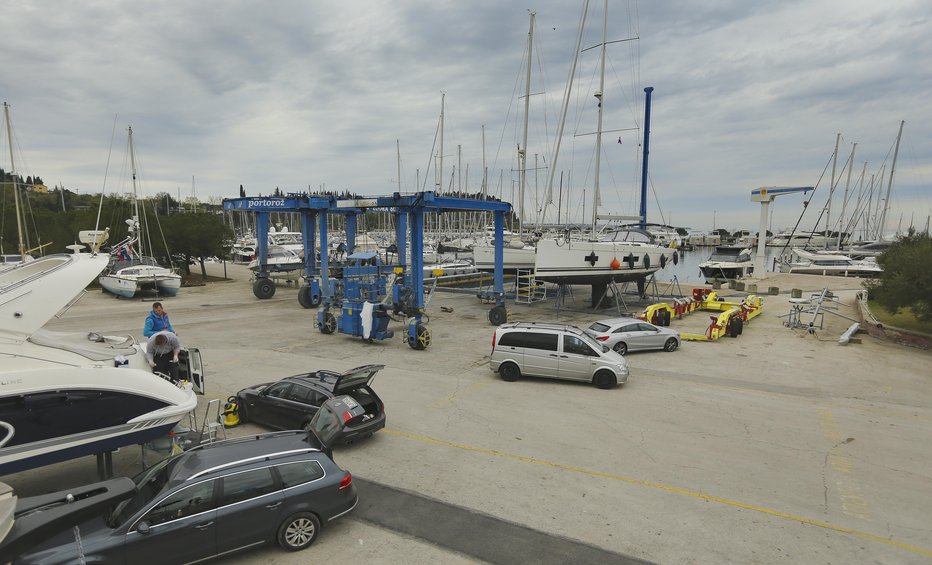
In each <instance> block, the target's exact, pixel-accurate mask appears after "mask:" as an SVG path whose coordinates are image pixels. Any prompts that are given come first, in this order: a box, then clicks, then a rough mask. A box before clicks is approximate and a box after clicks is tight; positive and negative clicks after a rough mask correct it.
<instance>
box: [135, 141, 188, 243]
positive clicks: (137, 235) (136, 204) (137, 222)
mask: <svg viewBox="0 0 932 565" xmlns="http://www.w3.org/2000/svg"><path fill="white" fill-rule="evenodd" d="M129 163H130V170H131V171H132V173H133V226H132V229H133V232H134V233H133V235H135V236H136V240H137V241H138V243H139V255H140V256H143V255H145V252H144V250H143V243H142V233H140V226H139V198H138V195H137V193H136V151H135V149H134V148H133V126H129ZM179 190H180V189H179ZM180 198H181V197H180V196H179V200H180Z"/></svg>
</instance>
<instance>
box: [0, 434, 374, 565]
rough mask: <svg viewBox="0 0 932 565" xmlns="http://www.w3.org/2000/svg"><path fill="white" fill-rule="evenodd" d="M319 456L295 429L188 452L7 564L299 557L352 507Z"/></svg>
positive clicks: (340, 479)
mask: <svg viewBox="0 0 932 565" xmlns="http://www.w3.org/2000/svg"><path fill="white" fill-rule="evenodd" d="M322 448H323V446H322V445H321V443H320V442H319V440H318V439H317V438H316V437H315V436H314V435H313V434H310V433H308V432H304V431H288V432H274V433H267V434H262V435H258V436H250V437H242V438H236V439H230V440H225V441H219V442H215V443H211V444H204V445H200V446H197V447H194V448H193V449H190V450H188V451H186V452H184V453H181V454H179V455H176V456H174V457H170V458H168V459H165V460H164V461H162V462H160V463H158V464H156V465H154V466H152V467H150V468H149V469H147V470H145V471H143V472H142V473H140V474H139V475H137V476H136V477H135V478H134V479H133V481H134V482H135V484H136V492H135V494H134V495H133V496H132V497H131V498H129V499H128V500H125V501H123V502H121V503H120V504H118V505H117V506H116V507H115V508H114V509H113V510H112V511H111V512H109V513H108V514H107V515H106V516H101V517H98V518H96V519H93V520H90V521H88V522H85V523H83V524H81V525H80V526H77V528H76V529H75V530H72V529H68V530H67V531H65V532H63V533H62V534H59V535H57V536H54V537H52V538H50V539H48V540H47V541H46V542H44V543H43V544H41V545H39V546H38V547H35V548H33V549H32V550H31V551H30V552H29V553H28V554H26V555H21V556H19V557H18V558H17V559H16V560H15V563H36V564H46V565H51V564H56V563H74V562H76V560H77V558H78V556H79V555H80V556H82V557H83V559H84V561H86V562H88V563H92V562H93V563H132V564H133V565H142V564H147V563H153V564H161V563H189V562H193V561H200V560H204V559H209V558H212V557H216V556H221V555H228V554H230V553H232V552H235V551H239V550H243V549H247V548H251V547H255V546H257V545H261V544H264V543H273V542H277V543H278V544H279V545H280V546H281V547H282V548H284V549H286V550H289V551H297V550H300V549H304V548H306V547H308V546H309V545H311V544H312V543H313V542H314V540H316V539H317V536H318V535H319V533H320V529H321V526H322V525H323V524H326V523H327V522H330V521H332V520H334V519H336V518H339V517H340V516H343V515H344V514H346V513H348V512H350V511H351V510H353V508H355V507H356V503H357V500H358V499H357V494H356V487H355V486H354V485H353V476H352V475H351V474H350V473H349V472H348V471H344V470H343V469H341V468H340V467H339V466H337V464H336V463H334V462H333V460H332V459H331V458H330V457H328V456H327V455H326V454H325V453H324V452H323V450H322ZM76 534H80V535H76ZM84 561H82V562H84Z"/></svg>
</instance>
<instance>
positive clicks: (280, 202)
mask: <svg viewBox="0 0 932 565" xmlns="http://www.w3.org/2000/svg"><path fill="white" fill-rule="evenodd" d="M256 206H270V207H276V208H284V207H285V200H284V199H269V198H266V199H263V200H250V201H249V207H250V208H255V207H256Z"/></svg>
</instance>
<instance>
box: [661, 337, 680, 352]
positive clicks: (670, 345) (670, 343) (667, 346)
mask: <svg viewBox="0 0 932 565" xmlns="http://www.w3.org/2000/svg"><path fill="white" fill-rule="evenodd" d="M678 346H679V344H678V343H676V338H675V337H671V338H670V339H668V340H667V341H666V343H664V344H663V350H664V351H676V348H677V347H678Z"/></svg>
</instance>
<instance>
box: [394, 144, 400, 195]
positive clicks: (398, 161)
mask: <svg viewBox="0 0 932 565" xmlns="http://www.w3.org/2000/svg"><path fill="white" fill-rule="evenodd" d="M395 154H396V156H397V157H396V161H397V166H398V194H401V141H399V140H397V139H396V140H395Z"/></svg>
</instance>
